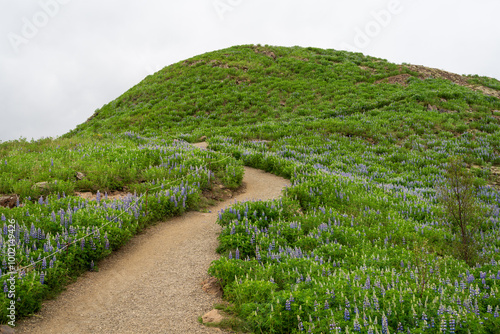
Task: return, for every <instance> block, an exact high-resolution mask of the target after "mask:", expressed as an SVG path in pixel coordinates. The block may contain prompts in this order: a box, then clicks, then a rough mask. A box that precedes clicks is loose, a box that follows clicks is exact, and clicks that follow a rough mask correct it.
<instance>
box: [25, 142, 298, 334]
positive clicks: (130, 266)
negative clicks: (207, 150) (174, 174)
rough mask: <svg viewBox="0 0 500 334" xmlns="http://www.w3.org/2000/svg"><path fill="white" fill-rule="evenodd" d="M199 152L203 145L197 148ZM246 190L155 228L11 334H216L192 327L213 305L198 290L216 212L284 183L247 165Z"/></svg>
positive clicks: (276, 192) (273, 193) (211, 255)
mask: <svg viewBox="0 0 500 334" xmlns="http://www.w3.org/2000/svg"><path fill="white" fill-rule="evenodd" d="M196 146H198V147H204V145H203V143H200V145H196ZM243 182H244V184H245V186H246V189H245V192H244V193H242V194H239V195H236V196H235V197H234V198H233V199H231V200H228V201H225V202H221V203H219V204H218V205H217V206H216V207H212V208H211V213H201V212H188V213H187V214H184V215H183V216H181V217H177V218H173V219H170V220H168V221H166V222H162V223H158V224H157V225H155V226H152V227H151V228H148V229H147V230H145V231H144V232H143V233H141V234H139V235H138V236H136V237H134V238H133V239H132V240H130V242H129V243H127V245H125V246H124V247H122V248H121V249H120V250H118V251H116V252H114V253H113V254H111V255H110V256H109V257H107V258H106V259H104V260H103V261H101V262H100V263H99V271H98V272H87V273H85V274H84V275H82V276H81V277H80V278H79V279H78V280H77V281H76V282H75V283H74V284H71V285H69V286H68V288H67V290H66V291H64V292H63V293H62V294H61V295H60V296H58V297H57V298H56V299H55V300H51V301H47V302H45V303H44V304H43V309H42V310H41V311H40V312H39V313H38V314H37V315H35V316H34V317H32V318H29V319H25V320H23V321H20V322H18V324H17V326H16V333H32V334H37V333H40V334H50V333H57V334H66V333H67V334H79V333H85V334H87V333H105V334H111V333H119V334H126V333H214V332H219V333H220V330H219V329H215V328H209V327H205V326H203V325H201V324H200V323H199V322H198V317H199V316H201V315H203V314H204V313H205V312H207V311H209V310H211V309H212V306H213V304H214V303H216V302H217V301H218V300H217V298H216V297H214V296H212V295H209V294H207V293H205V292H204V291H203V290H202V289H201V282H202V281H203V280H204V279H206V278H207V277H208V274H207V270H208V267H209V266H210V263H211V261H213V260H215V259H217V257H218V255H217V253H216V252H215V249H216V247H217V236H218V234H219V233H220V226H219V225H217V224H216V223H215V222H216V219H217V216H218V215H217V213H218V211H220V210H221V209H224V208H225V207H227V206H229V205H230V204H233V203H234V201H235V200H237V201H245V200H253V199H263V200H267V199H273V198H277V197H279V196H280V195H281V191H282V189H283V188H284V187H285V186H286V185H288V184H289V182H288V180H285V179H283V178H280V177H277V176H274V175H271V174H268V173H265V172H263V171H260V170H257V169H253V168H248V167H245V176H244V178H243Z"/></svg>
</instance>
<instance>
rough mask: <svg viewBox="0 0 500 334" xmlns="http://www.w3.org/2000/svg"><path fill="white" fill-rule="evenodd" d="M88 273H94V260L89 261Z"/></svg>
mask: <svg viewBox="0 0 500 334" xmlns="http://www.w3.org/2000/svg"><path fill="white" fill-rule="evenodd" d="M90 271H94V260H91V261H90Z"/></svg>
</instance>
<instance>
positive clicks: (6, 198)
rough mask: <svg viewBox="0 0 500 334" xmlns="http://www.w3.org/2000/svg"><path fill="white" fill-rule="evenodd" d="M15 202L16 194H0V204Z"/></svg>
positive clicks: (8, 206)
mask: <svg viewBox="0 0 500 334" xmlns="http://www.w3.org/2000/svg"><path fill="white" fill-rule="evenodd" d="M16 204H17V195H1V196H0V206H4V207H6V208H11V209H12V208H13V207H15V206H16ZM0 333H1V332H0Z"/></svg>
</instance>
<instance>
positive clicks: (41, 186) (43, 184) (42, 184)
mask: <svg viewBox="0 0 500 334" xmlns="http://www.w3.org/2000/svg"><path fill="white" fill-rule="evenodd" d="M36 188H38V189H49V188H50V183H49V182H38V183H35V185H34V186H33V187H32V189H36Z"/></svg>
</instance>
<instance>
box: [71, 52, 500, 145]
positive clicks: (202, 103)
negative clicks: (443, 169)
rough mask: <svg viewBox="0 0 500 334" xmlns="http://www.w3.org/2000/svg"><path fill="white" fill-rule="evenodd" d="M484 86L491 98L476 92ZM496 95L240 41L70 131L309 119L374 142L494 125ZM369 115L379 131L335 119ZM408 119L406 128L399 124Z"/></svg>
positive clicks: (187, 129)
mask: <svg viewBox="0 0 500 334" xmlns="http://www.w3.org/2000/svg"><path fill="white" fill-rule="evenodd" d="M485 86H486V87H485ZM481 89H483V90H485V89H488V92H489V93H490V95H489V96H488V95H484V94H480V93H478V91H480V90H481ZM493 96H495V97H497V98H498V97H500V83H499V82H498V81H497V80H494V79H489V78H479V77H464V76H459V75H452V74H451V73H446V72H444V71H437V70H434V71H433V70H432V69H427V68H424V67H418V66H410V65H395V64H392V63H389V62H387V61H386V60H383V59H377V58H373V57H367V56H363V55H362V54H354V53H349V52H345V51H335V50H322V49H315V48H300V47H293V48H285V47H262V46H252V45H249V46H237V47H232V48H229V49H224V50H220V51H215V52H210V53H206V54H203V55H200V56H197V57H194V58H191V59H188V60H185V61H182V62H179V63H177V64H174V65H171V66H168V67H166V68H164V69H163V70H161V71H159V72H157V73H156V74H154V75H152V76H148V77H147V78H145V79H144V80H143V81H142V82H141V83H139V84H138V85H136V86H135V87H133V88H131V89H130V90H129V91H127V92H126V93H125V94H123V95H122V96H120V97H119V98H118V99H116V100H114V101H112V102H111V103H109V104H107V105H105V106H104V107H103V108H101V109H99V110H97V111H96V112H95V113H94V115H93V116H92V117H91V118H90V119H89V120H88V121H87V122H85V123H83V124H81V125H80V126H78V127H77V128H76V129H75V130H74V131H72V132H70V134H71V135H74V134H79V133H106V132H111V133H114V132H120V131H134V132H137V133H141V134H142V135H149V136H164V135H178V134H179V133H180V132H184V133H185V134H188V133H189V134H190V133H191V132H194V134H195V135H198V134H200V133H201V132H202V130H201V129H203V131H206V129H211V128H213V127H221V126H224V127H225V126H231V127H235V126H243V127H244V126H246V125H249V124H256V123H265V122H269V121H274V122H280V123H283V122H290V121H291V120H295V119H302V118H304V117H306V118H307V117H315V118H317V119H321V120H327V123H328V124H325V125H324V126H322V127H321V130H322V131H326V132H339V131H340V132H342V133H344V134H346V135H361V136H363V137H366V138H372V139H374V140H377V137H380V136H381V135H382V136H390V135H392V136H395V137H398V138H399V137H401V136H403V137H407V136H408V135H410V134H414V133H416V134H418V135H422V134H423V132H425V133H437V132H439V131H441V130H446V131H450V132H452V133H455V132H458V133H463V132H464V131H466V130H468V129H469V128H472V129H476V128H480V127H481V126H487V124H489V123H490V122H495V120H494V118H493V117H492V116H494V115H492V110H494V109H500V108H499V106H498V99H495V98H493ZM432 110H437V111H438V113H439V115H436V114H437V113H429V111H432ZM450 114H453V115H450ZM361 115H362V116H363V119H364V120H365V122H368V121H374V120H376V121H377V122H376V123H378V124H377V126H380V127H381V128H377V129H373V128H372V127H369V128H367V127H366V126H362V127H361V128H359V127H358V126H356V129H354V128H352V127H351V126H348V127H345V126H344V124H343V126H342V127H339V126H338V125H337V124H335V122H334V121H332V118H335V117H349V118H350V117H359V116H361ZM483 116H485V117H484V119H482V118H483ZM488 116H489V117H488ZM429 118H432V122H429V121H430V119H429ZM409 119H411V123H407V125H408V127H407V128H406V129H404V130H403V129H402V128H401V123H402V122H407V121H408V120H409ZM343 122H344V121H343ZM412 123H413V124H412ZM483 123H484V124H483ZM200 128H201V129H200Z"/></svg>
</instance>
